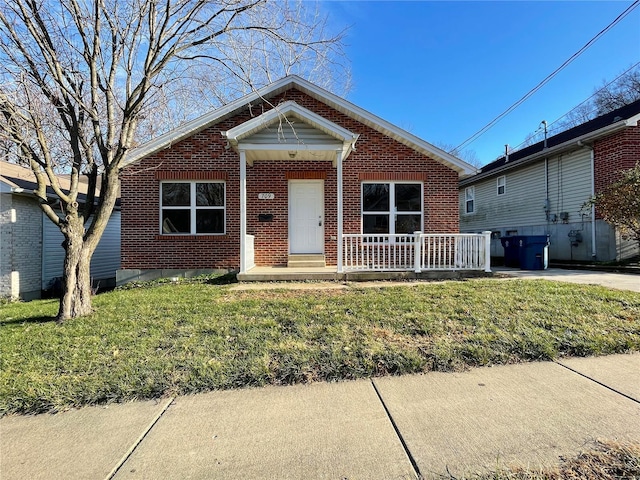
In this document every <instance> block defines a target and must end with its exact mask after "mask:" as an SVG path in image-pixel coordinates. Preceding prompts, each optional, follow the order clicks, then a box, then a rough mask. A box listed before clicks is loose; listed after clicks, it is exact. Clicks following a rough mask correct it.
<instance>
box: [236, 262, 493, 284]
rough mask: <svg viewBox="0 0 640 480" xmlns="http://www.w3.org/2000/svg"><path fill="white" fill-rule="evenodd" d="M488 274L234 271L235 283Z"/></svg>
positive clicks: (300, 269) (316, 269)
mask: <svg viewBox="0 0 640 480" xmlns="http://www.w3.org/2000/svg"><path fill="white" fill-rule="evenodd" d="M484 276H491V273H489V274H487V273H484V272H479V271H453V270H432V271H423V272H422V273H415V272H411V271H394V272H366V271H364V272H363V271H351V272H344V273H338V268H337V267H336V266H335V265H332V266H328V267H284V266H283V267H253V268H252V269H251V270H249V271H248V272H247V273H238V274H237V278H238V281H239V282H303V281H314V280H328V281H345V282H346V281H350V282H366V281H373V280H452V279H459V278H469V277H484Z"/></svg>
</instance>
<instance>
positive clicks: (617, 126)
mask: <svg viewBox="0 0 640 480" xmlns="http://www.w3.org/2000/svg"><path fill="white" fill-rule="evenodd" d="M638 121H640V114H638V115H634V116H633V117H630V118H628V119H627V120H620V121H619V122H616V123H612V124H611V125H607V126H606V127H602V128H600V129H598V130H594V131H593V132H589V133H585V134H584V135H580V136H579V137H574V138H572V139H571V140H567V141H566V142H564V143H561V144H559V145H556V146H554V147H551V148H547V149H545V150H541V151H540V152H537V153H533V154H531V155H529V156H528V157H524V158H521V159H519V160H516V161H514V162H507V163H506V164H504V165H502V166H501V167H498V168H496V169H494V170H490V171H488V172H486V173H481V174H478V175H475V176H473V177H469V178H465V179H464V180H461V181H460V182H459V186H460V187H464V186H468V185H471V184H473V183H476V182H479V181H481V180H484V179H486V178H490V177H493V176H496V175H500V174H501V173H504V172H506V171H509V170H513V169H514V168H517V167H521V166H523V165H527V164H529V163H531V162H535V161H536V160H541V159H543V158H546V157H550V156H553V155H557V154H559V153H561V152H562V151H564V150H567V149H570V148H575V147H579V145H578V143H580V142H582V143H585V142H591V141H595V140H598V139H599V138H602V137H606V136H607V135H610V134H612V133H615V132H617V131H619V130H624V129H625V128H627V127H632V126H636V125H637V124H638Z"/></svg>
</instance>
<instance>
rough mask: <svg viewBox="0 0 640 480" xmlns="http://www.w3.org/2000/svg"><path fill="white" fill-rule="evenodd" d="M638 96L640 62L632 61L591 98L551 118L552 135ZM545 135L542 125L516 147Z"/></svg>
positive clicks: (616, 107) (609, 110) (639, 93)
mask: <svg viewBox="0 0 640 480" xmlns="http://www.w3.org/2000/svg"><path fill="white" fill-rule="evenodd" d="M636 100H640V64H635V65H632V66H631V67H629V68H628V69H627V70H625V71H624V72H622V73H620V74H619V75H618V76H617V77H616V78H614V79H613V80H611V81H609V82H607V81H603V82H602V86H601V87H599V88H596V89H595V90H594V92H593V94H592V95H591V96H590V97H589V98H587V99H586V100H585V101H583V102H581V103H580V104H578V105H576V106H575V107H574V108H572V109H571V110H570V111H569V112H567V113H566V114H564V115H563V116H562V117H560V118H558V119H557V120H554V121H553V122H551V123H550V124H549V126H548V127H549V130H548V136H552V135H556V134H558V133H560V132H563V131H565V130H569V129H570V128H573V127H576V126H578V125H581V124H583V123H586V122H588V121H589V120H593V119H594V118H596V117H599V116H601V115H605V114H607V113H609V112H611V111H613V110H616V109H618V108H620V107H624V106H625V105H629V104H630V103H633V102H635V101H636ZM543 139H544V133H543V131H542V129H540V128H538V129H537V130H536V131H535V132H531V133H529V134H527V136H526V137H525V139H524V140H523V142H522V143H521V144H520V145H518V146H517V147H516V149H521V148H525V147H528V146H529V145H533V144H534V143H537V142H540V141H542V140H543Z"/></svg>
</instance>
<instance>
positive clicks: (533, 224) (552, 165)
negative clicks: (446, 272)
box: [459, 100, 640, 262]
mask: <svg viewBox="0 0 640 480" xmlns="http://www.w3.org/2000/svg"><path fill="white" fill-rule="evenodd" d="M639 121H640V100H639V101H636V102H633V103H632V104H630V105H626V106H624V107H622V108H619V109H617V110H614V111H612V112H609V113H607V114H605V115H602V116H599V117H597V118H595V119H593V120H590V121H588V122H585V123H583V124H581V125H578V126H576V127H573V128H571V129H568V130H566V131H564V132H561V133H559V134H557V135H554V136H551V137H549V138H548V139H546V140H544V141H541V142H538V143H536V144H534V145H530V146H528V147H526V148H523V149H522V150H519V151H517V152H514V153H512V154H510V155H508V156H505V157H501V158H499V159H497V160H495V161H494V162H491V163H489V164H488V165H486V166H484V167H482V168H481V170H480V172H479V173H478V174H476V175H474V176H472V177H468V178H464V179H462V180H461V181H460V192H459V195H460V230H461V231H463V232H477V231H485V230H490V231H491V232H492V237H493V241H492V245H491V250H492V255H493V256H496V257H501V256H502V255H503V248H502V245H501V242H500V238H501V237H504V236H510V235H549V237H550V246H549V257H550V259H551V260H557V261H567V260H568V261H582V262H586V261H592V260H596V261H615V260H624V259H627V258H631V257H634V256H636V255H638V253H639V252H638V245H637V242H635V241H633V239H630V238H627V237H626V236H625V235H622V234H621V233H620V232H619V231H618V230H617V229H615V228H614V227H612V226H611V225H609V224H608V223H606V222H605V221H604V220H602V219H601V218H600V217H599V216H598V212H597V209H593V208H585V203H586V202H587V201H588V200H589V199H590V198H591V197H592V196H593V195H594V194H597V193H599V192H601V191H602V189H603V188H604V187H606V186H607V185H610V184H611V183H612V182H614V181H616V180H618V179H619V178H620V172H621V171H622V170H626V169H629V168H633V167H634V166H635V165H636V164H637V163H638V162H640V126H639V125H638V122H639Z"/></svg>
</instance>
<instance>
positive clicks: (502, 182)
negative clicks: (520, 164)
mask: <svg viewBox="0 0 640 480" xmlns="http://www.w3.org/2000/svg"><path fill="white" fill-rule="evenodd" d="M500 187H502V192H500ZM496 193H497V194H498V196H499V197H500V196H502V195H505V194H506V193H507V176H506V175H501V176H499V177H498V178H496Z"/></svg>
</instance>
